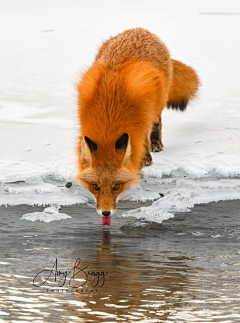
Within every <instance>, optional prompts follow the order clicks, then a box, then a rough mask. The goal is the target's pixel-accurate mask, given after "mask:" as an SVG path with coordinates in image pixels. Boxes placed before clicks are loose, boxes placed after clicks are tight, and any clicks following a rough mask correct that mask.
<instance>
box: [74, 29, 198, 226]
mask: <svg viewBox="0 0 240 323" xmlns="http://www.w3.org/2000/svg"><path fill="white" fill-rule="evenodd" d="M198 85H199V78H198V76H197V74H196V72H195V71H194V70H193V69H192V68H191V67H189V66H187V65H185V64H183V63H181V62H179V61H176V60H173V59H171V58H170V54H169V51H168V49H167V48H166V46H165V45H164V43H163V42H162V41H161V40H160V39H159V38H158V37H157V36H156V35H154V34H152V33H151V32H149V31H148V30H145V29H142V28H135V29H130V30H126V31H124V32H123V33H121V34H119V35H117V36H115V37H111V38H110V39H109V40H107V41H106V42H104V43H103V45H102V46H101V48H100V49H99V51H98V54H97V56H96V59H95V61H94V63H93V65H92V67H90V68H89V70H88V71H87V72H86V73H85V74H84V75H83V76H82V79H81V80H80V82H79V84H78V94H79V96H78V114H79V120H80V125H81V132H80V136H79V142H78V146H77V153H78V174H77V175H76V177H75V181H77V182H80V183H81V184H82V185H83V186H84V187H85V188H87V189H88V190H89V191H90V192H91V193H92V194H93V195H94V196H95V199H96V205H97V212H98V213H99V214H100V215H102V217H103V224H108V225H109V224H110V221H111V215H112V214H113V213H114V212H115V210H116V204H117V200H118V197H119V195H120V193H122V192H123V191H124V190H127V189H128V188H130V187H131V186H132V185H133V184H134V183H138V182H139V175H140V170H141V168H142V167H143V166H148V165H151V164H152V157H151V153H150V151H153V152H157V151H160V150H162V149H163V143H162V121H161V113H162V111H163V109H164V107H166V106H167V107H168V108H172V109H177V110H180V111H184V110H185V109H186V106H187V103H188V101H189V100H190V99H191V98H192V97H193V96H194V95H195V94H196V91H197V89H198ZM106 217H108V220H107V219H106Z"/></svg>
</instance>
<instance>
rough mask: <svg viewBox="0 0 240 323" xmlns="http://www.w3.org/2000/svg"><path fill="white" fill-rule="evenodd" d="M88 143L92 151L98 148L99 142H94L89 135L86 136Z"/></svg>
mask: <svg viewBox="0 0 240 323" xmlns="http://www.w3.org/2000/svg"><path fill="white" fill-rule="evenodd" d="M84 139H85V141H86V143H87V144H88V147H89V149H90V150H91V152H93V151H95V150H97V144H95V142H93V141H92V140H91V139H89V138H88V137H86V136H85V137H84Z"/></svg>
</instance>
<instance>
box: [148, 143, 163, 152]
mask: <svg viewBox="0 0 240 323" xmlns="http://www.w3.org/2000/svg"><path fill="white" fill-rule="evenodd" d="M161 150H163V144H162V141H161V140H157V141H154V142H151V151H152V152H154V153H156V152H158V151H161Z"/></svg>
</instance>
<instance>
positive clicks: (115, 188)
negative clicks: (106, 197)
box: [113, 184, 121, 191]
mask: <svg viewBox="0 0 240 323" xmlns="http://www.w3.org/2000/svg"><path fill="white" fill-rule="evenodd" d="M120 187H121V185H120V184H115V186H114V188H113V190H114V191H118V190H119V189H120Z"/></svg>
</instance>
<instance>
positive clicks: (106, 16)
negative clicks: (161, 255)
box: [0, 0, 240, 223]
mask: <svg viewBox="0 0 240 323" xmlns="http://www.w3.org/2000/svg"><path fill="white" fill-rule="evenodd" d="M93 8H94V10H92V9H93ZM229 13H231V15H230V14H229ZM239 13H240V5H239V1H235V0H230V1H228V2H227V3H226V2H219V1H218V2H217V1H215V0H212V1H207V0H202V1H190V0H183V1H181V2H179V1H174V0H170V1H168V2H166V1H154V0H153V1H149V2H146V1H144V0H122V1H116V2H111V1H108V0H103V1H99V2H98V1H93V0H92V1H86V2H84V3H83V2H79V1H77V0H68V1H56V0H49V1H46V0H44V1H41V2H38V3H35V2H34V3H33V2H32V1H30V0H26V1H24V2H23V3H22V2H21V4H20V2H19V1H17V0H9V1H4V2H2V4H1V10H0V21H1V26H2V28H0V43H1V60H0V70H1V73H0V146H1V155H0V205H20V204H29V205H35V204H36V205H43V206H45V205H53V206H54V207H56V208H59V207H60V205H71V204H75V203H86V202H87V201H89V199H91V197H90V193H88V192H87V191H86V190H84V189H83V188H82V187H79V186H77V185H73V186H72V187H71V188H70V189H67V188H66V187H65V184H66V183H67V182H68V181H71V180H72V179H73V177H74V175H75V172H76V151H75V147H76V142H77V135H78V126H79V125H78V120H77V117H76V115H77V114H76V109H77V93H76V84H77V82H78V80H79V78H80V75H81V73H82V72H84V71H85V70H86V69H87V68H88V67H89V66H91V63H92V61H93V59H94V56H95V54H96V52H97V48H98V47H99V45H100V44H101V43H102V41H103V40H105V39H107V38H108V37H109V36H111V35H116V34H117V33H119V32H122V31H123V30H125V29H129V28H133V27H143V28H146V29H149V30H150V31H151V32H153V33H155V34H157V35H158V36H159V37H160V38H161V39H162V40H163V41H164V42H165V43H166V45H167V46H168V48H169V50H170V52H171V55H172V57H173V58H175V59H178V60H181V61H183V62H184V63H186V64H188V65H190V66H192V67H193V68H195V69H196V71H197V72H198V74H199V76H200V79H201V84H202V86H201V87H200V89H199V92H198V96H197V97H196V98H195V99H194V100H193V101H192V102H191V104H190V105H189V106H188V108H187V110H186V111H185V112H184V113H181V112H176V111H171V110H166V109H165V110H164V113H163V116H162V120H163V142H164V150H163V151H162V152H160V153H153V160H154V164H153V166H150V167H146V168H144V169H143V170H142V176H143V179H142V183H141V188H139V187H136V188H133V189H131V190H130V191H129V192H125V193H124V194H123V196H122V197H121V199H123V200H124V199H130V200H138V201H146V200H154V201H153V203H152V205H151V206H148V207H142V208H139V209H136V210H131V211H129V212H126V213H125V214H124V215H123V216H134V217H136V218H138V219H141V220H144V221H156V222H158V223H161V222H162V221H163V220H167V219H169V218H171V217H172V216H173V215H174V214H175V213H176V212H179V211H187V210H190V209H191V208H192V207H193V206H194V205H195V204H199V203H209V202H212V201H215V202H217V201H220V200H232V199H239V198H240V110H239V107H240V92H239V75H240V64H239V55H240V43H239V42H238V41H236V40H237V39H238V38H239V31H240V21H239ZM159 193H162V194H164V197H160V195H159ZM55 215H56V216H57V217H59V215H60V213H56V214H55ZM45 216H46V212H45V211H43V212H40V214H32V215H31V216H29V215H28V216H27V215H25V218H28V219H31V220H33V219H34V220H37V219H39V220H41V219H42V220H43V219H45V220H46V219H47V217H46V218H44V217H45ZM50 217H51V215H50Z"/></svg>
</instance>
